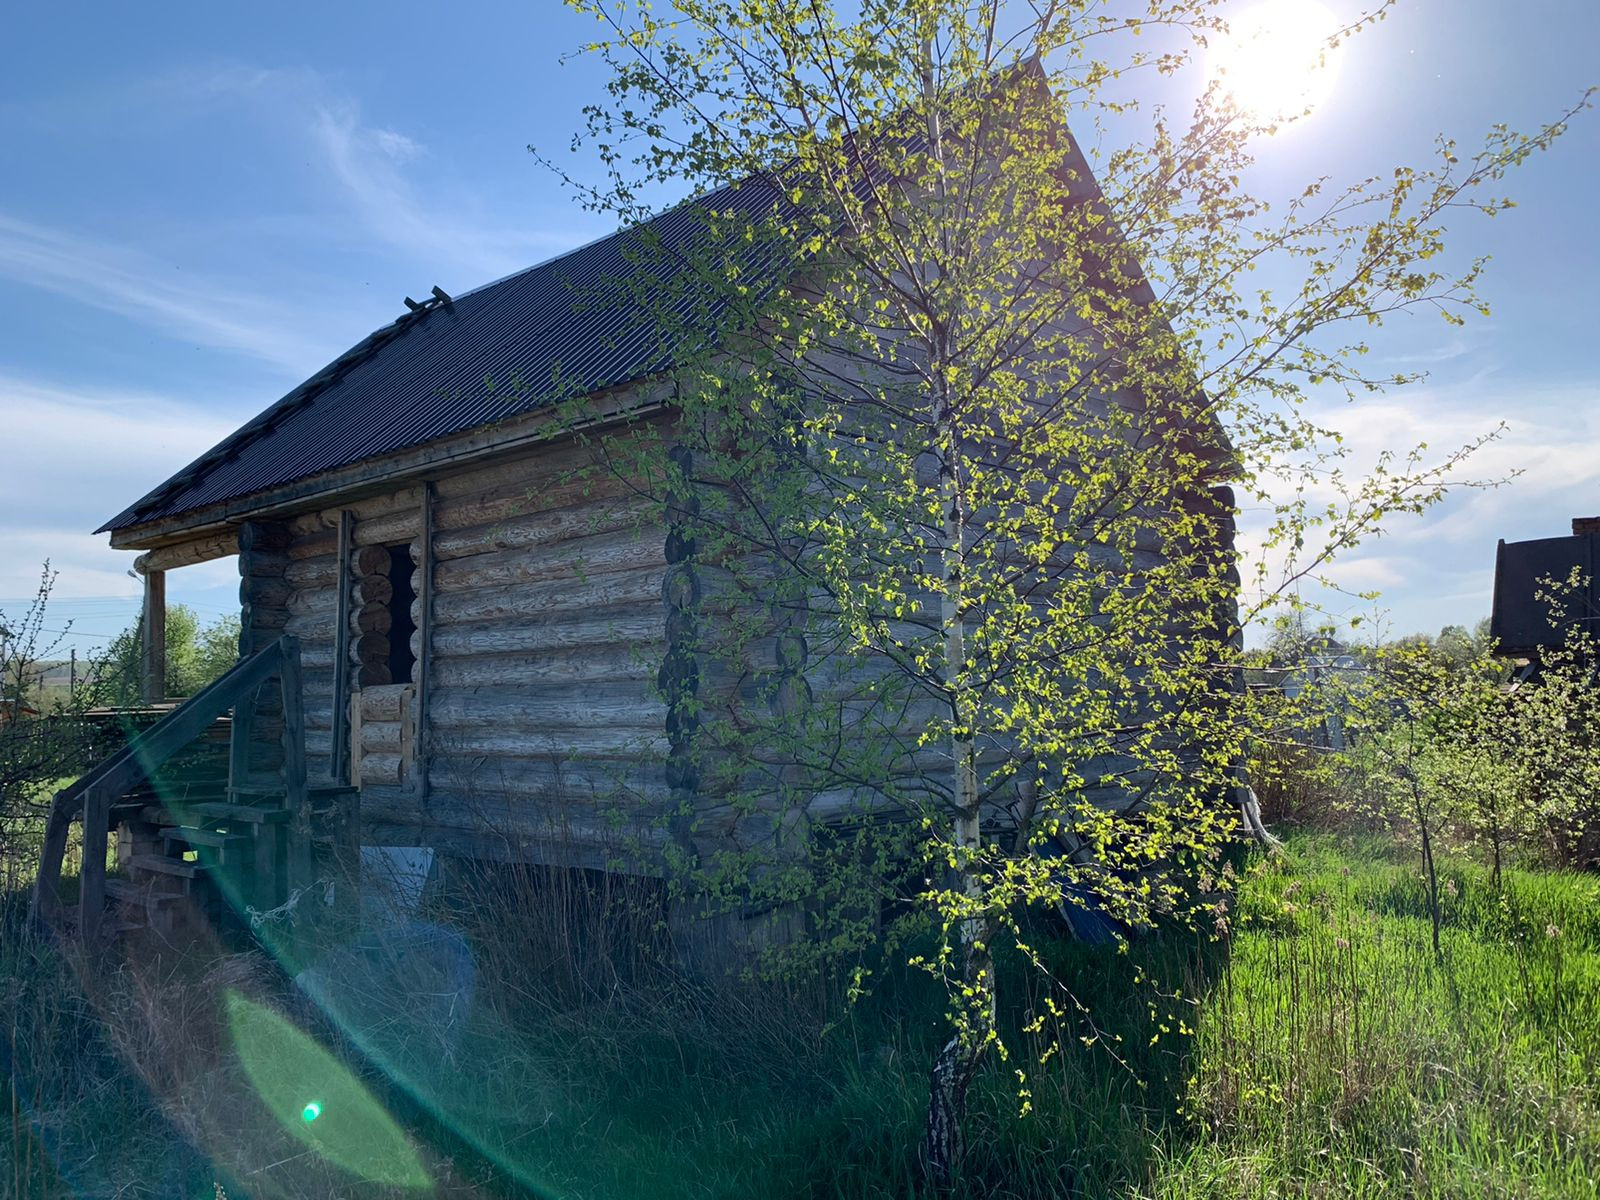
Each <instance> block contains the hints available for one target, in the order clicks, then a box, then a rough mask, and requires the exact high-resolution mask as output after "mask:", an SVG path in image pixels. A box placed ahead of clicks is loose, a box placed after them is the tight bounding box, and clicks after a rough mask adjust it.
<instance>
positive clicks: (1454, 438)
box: [1239, 372, 1600, 633]
mask: <svg viewBox="0 0 1600 1200" xmlns="http://www.w3.org/2000/svg"><path fill="white" fill-rule="evenodd" d="M1313 416H1314V418H1315V419H1317V420H1318V421H1319V422H1320V423H1323V424H1325V425H1328V426H1331V427H1333V428H1336V429H1339V430H1340V431H1341V432H1342V433H1343V435H1344V445H1345V447H1346V449H1347V450H1348V452H1349V453H1348V458H1347V460H1346V461H1347V474H1348V475H1349V476H1350V477H1352V478H1356V477H1359V476H1360V475H1361V474H1363V473H1365V472H1366V471H1368V470H1370V468H1371V466H1372V464H1373V463H1374V462H1375V461H1376V459H1377V457H1378V455H1379V454H1380V453H1381V452H1382V451H1384V450H1385V449H1391V450H1400V451H1404V450H1407V449H1409V448H1411V447H1412V446H1415V445H1418V444H1421V443H1426V444H1427V445H1428V446H1429V448H1430V454H1431V455H1433V457H1434V458H1435V459H1437V458H1441V457H1443V456H1444V455H1446V454H1448V453H1449V452H1451V451H1453V450H1454V449H1456V448H1457V447H1458V446H1461V445H1464V444H1466V443H1469V442H1471V441H1473V440H1475V439H1476V438H1478V437H1480V436H1482V435H1483V434H1485V433H1488V432H1490V431H1491V430H1493V429H1494V428H1495V427H1496V426H1497V425H1499V424H1501V423H1502V422H1503V423H1504V425H1505V429H1504V430H1503V431H1502V432H1501V434H1500V435H1499V436H1498V437H1497V438H1496V439H1495V440H1493V441H1491V442H1490V443H1488V444H1487V445H1485V446H1484V447H1482V448H1481V449H1480V450H1478V451H1477V452H1476V453H1474V454H1473V455H1472V456H1471V457H1470V458H1469V459H1468V460H1467V461H1466V462H1465V463H1464V464H1463V465H1462V468H1461V470H1460V472H1459V476H1460V477H1461V478H1462V479H1467V480H1479V481H1503V482H1501V483H1500V484H1499V486H1496V487H1489V488H1470V487H1463V488H1459V489H1457V490H1454V491H1452V492H1451V493H1450V494H1449V495H1448V496H1447V497H1446V498H1445V499H1444V500H1443V501H1441V502H1440V503H1439V504H1437V505H1436V506H1434V507H1432V508H1430V509H1429V510H1428V511H1427V512H1426V513H1424V514H1423V515H1421V516H1397V517H1394V518H1392V519H1390V520H1389V521H1387V522H1386V527H1385V529H1384V533H1383V536H1382V537H1381V538H1376V539H1373V540H1370V541H1369V542H1367V543H1365V544H1364V545H1362V546H1361V547H1359V548H1357V549H1355V550H1353V551H1349V552H1347V554H1346V556H1345V557H1343V558H1341V559H1339V560H1338V561H1336V562H1335V564H1334V565H1333V566H1332V567H1331V568H1330V569H1329V570H1328V571H1327V572H1326V574H1327V575H1328V576H1329V577H1330V578H1331V579H1332V580H1333V581H1334V582H1335V583H1336V584H1337V585H1338V586H1339V588H1341V589H1342V591H1343V592H1344V593H1347V594H1340V593H1338V592H1327V591H1323V590H1321V589H1318V588H1317V587H1315V586H1314V585H1311V584H1306V585H1305V586H1304V587H1303V588H1302V593H1301V594H1302V595H1303V596H1304V597H1305V598H1306V599H1308V600H1315V601H1316V602H1318V603H1320V604H1323V605H1324V606H1326V607H1327V608H1328V609H1329V610H1330V611H1333V612H1339V613H1344V614H1346V615H1353V614H1358V613H1359V614H1363V615H1367V616H1370V615H1371V614H1372V613H1373V611H1374V606H1373V605H1372V604H1371V603H1370V602H1363V601H1359V600H1356V599H1354V598H1353V595H1352V594H1354V593H1359V592H1367V591H1374V590H1377V591H1380V592H1381V593H1382V598H1381V599H1380V601H1379V602H1378V605H1377V609H1378V610H1379V611H1380V612H1387V614H1388V616H1387V623H1388V625H1389V627H1390V631H1391V632H1400V633H1404V632H1409V631H1411V630H1415V629H1423V630H1436V629H1438V628H1439V627H1440V626H1441V625H1444V624H1446V623H1469V622H1471V621H1474V620H1477V619H1478V618H1479V617H1482V616H1485V615H1487V613H1488V611H1489V605H1490V600H1491V593H1492V584H1493V572H1494V553H1495V542H1496V541H1497V540H1499V539H1501V538H1504V539H1506V540H1508V541H1514V540H1519V539H1522V538H1532V537H1556V536H1560V535H1562V534H1564V533H1566V532H1567V530H1568V519H1569V518H1570V517H1573V516H1579V515H1587V514H1589V513H1591V512H1600V455H1597V454H1596V453H1595V450H1594V447H1595V446H1596V445H1597V444H1600V383H1596V382H1589V381H1585V380H1545V381H1541V382H1536V383H1527V382H1523V381H1519V380H1513V379H1509V378H1505V377H1502V376H1499V375H1497V374H1495V373H1493V372H1484V373H1481V374H1479V375H1476V376H1473V377H1471V378H1468V379H1465V380H1462V381H1460V382H1458V383H1455V384H1445V385H1431V386H1418V387H1414V388H1409V389H1401V390H1399V391H1397V392H1395V393H1393V394H1392V395H1390V396H1386V397H1381V398H1374V399H1368V400H1362V401H1358V402H1356V403H1354V404H1349V405H1338V406H1329V407H1327V408H1325V409H1323V410H1321V411H1318V412H1316V413H1314V414H1313ZM1329 495H1331V492H1327V491H1324V492H1323V493H1322V496H1323V498H1327V497H1328V496H1329ZM1264 519H1265V516H1264V514H1263V513H1261V512H1254V513H1252V512H1251V511H1249V510H1247V511H1246V512H1245V513H1243V514H1242V516H1241V531H1240V540H1239V547H1240V551H1241V553H1242V554H1243V555H1244V556H1245V559H1246V561H1247V563H1254V562H1257V561H1260V559H1261V555H1262V551H1261V549H1260V536H1259V530H1258V528H1256V525H1258V524H1259V523H1260V522H1261V521H1262V520H1264ZM1253 521H1254V522H1255V524H1253V523H1252V522H1253ZM1246 578H1247V580H1249V578H1250V575H1249V571H1248V570H1247V571H1246Z"/></svg>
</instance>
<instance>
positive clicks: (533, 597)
mask: <svg viewBox="0 0 1600 1200" xmlns="http://www.w3.org/2000/svg"><path fill="white" fill-rule="evenodd" d="M661 577H662V569H661V568H659V567H651V568H646V569H643V570H629V571H618V572H616V573H615V574H611V575H601V576H597V577H596V578H594V579H586V580H557V581H553V582H551V583H543V584H528V585H517V586H511V587H491V588H472V587H471V586H470V585H469V584H467V583H466V581H462V582H461V584H460V585H459V587H460V588H461V589H463V590H455V591H450V592H440V593H439V595H438V596H437V597H436V598H435V600H434V614H433V615H434V618H435V619H436V620H437V621H438V622H439V624H440V625H453V624H458V623H465V622H470V621H497V622H499V621H514V620H518V619H524V618H528V617H541V616H547V615H549V614H551V613H555V612H560V611H563V610H572V609H580V610H587V611H591V612H592V611H594V610H596V609H605V608H609V607H612V606H615V605H621V604H630V603H640V602H643V601H650V600H659V597H660V592H661Z"/></svg>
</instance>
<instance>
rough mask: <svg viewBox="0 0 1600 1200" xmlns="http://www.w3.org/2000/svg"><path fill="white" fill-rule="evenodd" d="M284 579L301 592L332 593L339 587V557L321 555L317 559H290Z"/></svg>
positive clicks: (285, 569)
mask: <svg viewBox="0 0 1600 1200" xmlns="http://www.w3.org/2000/svg"><path fill="white" fill-rule="evenodd" d="M283 577H284V578H285V579H287V580H288V581H289V582H290V583H291V584H293V585H294V586H295V588H296V589H297V590H300V591H318V590H320V589H327V590H330V591H331V590H333V589H335V588H337V587H338V586H339V559H338V556H337V555H333V554H319V555H317V556H316V557H315V558H293V559H290V560H289V565H288V566H287V567H285V568H284V572H283Z"/></svg>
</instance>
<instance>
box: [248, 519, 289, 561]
mask: <svg viewBox="0 0 1600 1200" xmlns="http://www.w3.org/2000/svg"><path fill="white" fill-rule="evenodd" d="M293 540H294V535H293V534H292V533H291V532H290V531H289V527H288V526H287V525H285V524H283V523H282V522H281V521H246V522H244V523H243V524H242V525H240V526H239V553H240V554H255V553H257V552H259V551H273V550H285V549H287V548H288V547H289V544H290V543H291V542H292V541H293Z"/></svg>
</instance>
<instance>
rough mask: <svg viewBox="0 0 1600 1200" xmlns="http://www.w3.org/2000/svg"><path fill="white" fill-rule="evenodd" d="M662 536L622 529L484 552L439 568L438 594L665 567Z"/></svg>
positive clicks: (650, 531) (648, 530) (442, 563)
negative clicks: (551, 542)
mask: <svg viewBox="0 0 1600 1200" xmlns="http://www.w3.org/2000/svg"><path fill="white" fill-rule="evenodd" d="M663 545H664V544H663V537H662V534H661V532H660V531H659V530H650V529H644V530H638V529H632V528H629V529H624V530H619V531H616V532H612V533H606V534H596V535H595V536H593V537H577V538H570V539H568V540H567V541H564V542H560V543H556V544H554V545H550V546H529V547H517V548H514V549H510V550H495V551H486V552H485V553H483V554H475V555H473V556H471V557H470V558H455V559H451V560H450V561H448V562H441V563H440V564H439V566H438V581H439V590H440V591H441V592H444V591H447V590H452V589H454V590H461V589H469V588H484V587H503V586H506V585H511V584H519V583H542V582H545V581H547V580H554V579H574V578H577V579H585V578H591V577H594V576H597V575H605V574H610V573H612V572H615V571H626V570H635V569H639V568H649V567H661V566H665V564H666V555H665V553H664V552H663Z"/></svg>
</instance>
